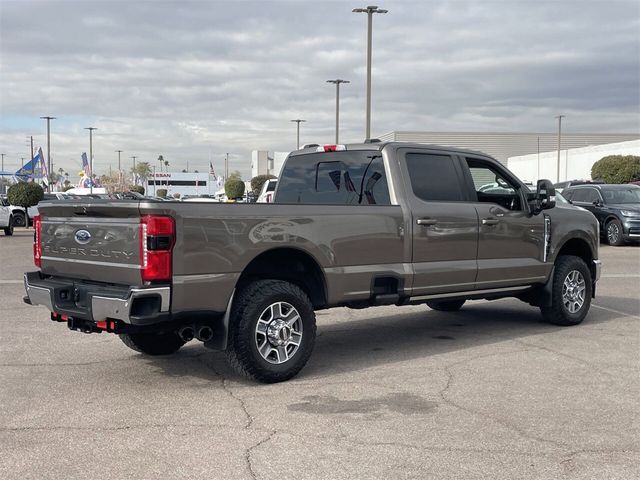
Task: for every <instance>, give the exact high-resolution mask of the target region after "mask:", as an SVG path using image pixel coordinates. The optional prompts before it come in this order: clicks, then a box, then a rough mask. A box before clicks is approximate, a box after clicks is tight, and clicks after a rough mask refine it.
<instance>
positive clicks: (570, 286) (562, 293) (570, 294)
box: [540, 255, 592, 326]
mask: <svg viewBox="0 0 640 480" xmlns="http://www.w3.org/2000/svg"><path fill="white" fill-rule="evenodd" d="M591 294H592V283H591V272H590V271H589V268H588V267H587V264H586V263H585V262H584V260H583V259H581V258H580V257H575V256H572V255H563V256H561V257H558V259H557V260H556V264H555V269H554V272H553V287H552V293H551V299H552V300H551V306H550V307H540V310H541V311H542V316H543V317H544V319H545V320H546V321H547V322H549V323H553V324H554V325H561V326H569V325H577V324H579V323H580V322H582V320H584V317H585V316H586V315H587V313H588V312H589V307H590V306H591Z"/></svg>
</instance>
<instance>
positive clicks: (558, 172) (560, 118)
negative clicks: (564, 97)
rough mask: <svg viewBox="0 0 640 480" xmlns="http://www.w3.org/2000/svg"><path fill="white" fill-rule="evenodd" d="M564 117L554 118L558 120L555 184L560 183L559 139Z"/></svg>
mask: <svg viewBox="0 0 640 480" xmlns="http://www.w3.org/2000/svg"><path fill="white" fill-rule="evenodd" d="M564 117H566V115H558V116H557V117H556V118H557V119H558V164H557V165H556V167H557V170H558V171H557V175H556V177H557V180H556V182H558V183H559V182H560V139H561V135H562V119H563V118H564Z"/></svg>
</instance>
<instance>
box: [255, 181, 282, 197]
mask: <svg viewBox="0 0 640 480" xmlns="http://www.w3.org/2000/svg"><path fill="white" fill-rule="evenodd" d="M277 185H278V179H276V178H270V179H269V180H267V181H266V182H264V185H262V189H261V190H260V194H259V195H258V200H256V202H257V203H271V202H273V194H274V193H275V190H276V186H277Z"/></svg>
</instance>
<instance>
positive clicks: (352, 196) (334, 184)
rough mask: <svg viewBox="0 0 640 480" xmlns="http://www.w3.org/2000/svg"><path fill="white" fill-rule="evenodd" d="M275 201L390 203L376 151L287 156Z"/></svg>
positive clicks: (378, 154) (382, 168)
mask: <svg viewBox="0 0 640 480" xmlns="http://www.w3.org/2000/svg"><path fill="white" fill-rule="evenodd" d="M275 203H302V204H312V205H313V204H315V205H390V204H391V200H390V196H389V187H388V184H387V176H386V173H385V169H384V163H383V160H382V155H381V154H380V152H378V151H344V152H320V153H316V154H308V155H296V156H293V157H291V158H289V159H288V160H287V163H286V164H285V167H284V169H283V171H282V174H281V176H280V180H279V184H278V188H277V191H276V198H275Z"/></svg>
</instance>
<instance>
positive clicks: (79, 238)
mask: <svg viewBox="0 0 640 480" xmlns="http://www.w3.org/2000/svg"><path fill="white" fill-rule="evenodd" d="M75 239H76V242H77V243H79V244H80V245H86V244H87V243H89V240H91V234H90V233H89V232H88V231H87V230H78V231H77V232H76V234H75Z"/></svg>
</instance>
